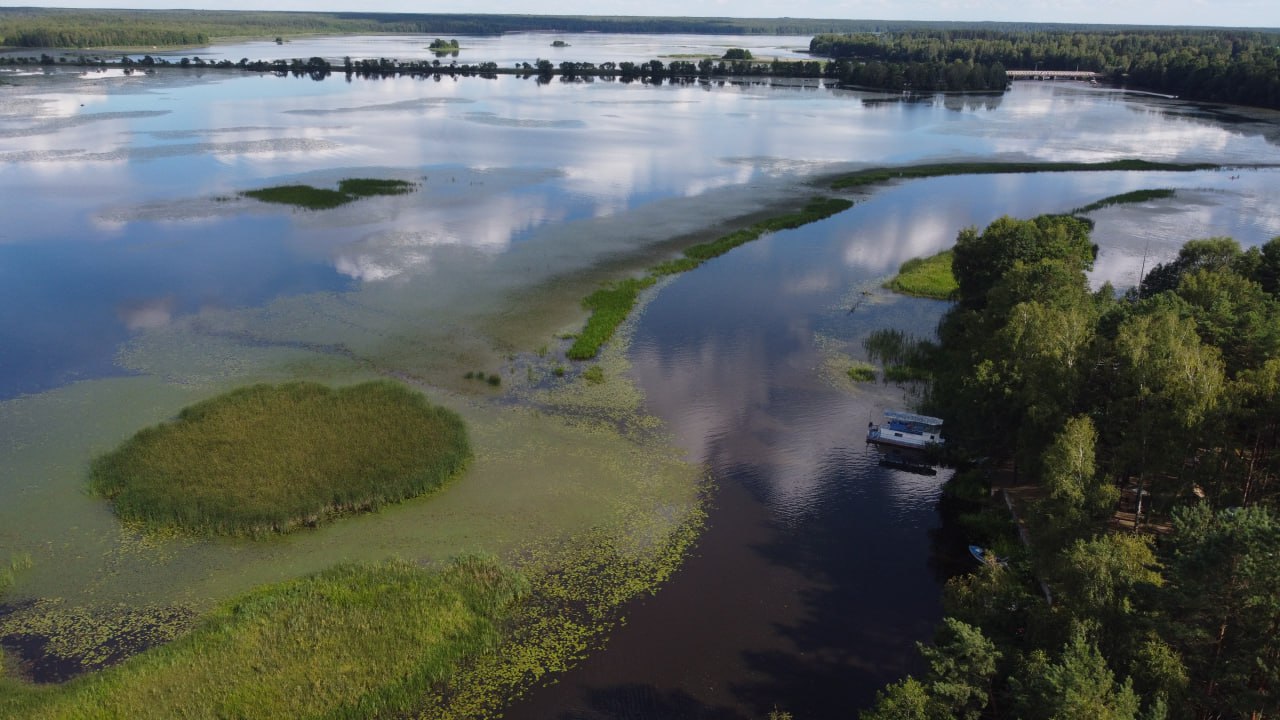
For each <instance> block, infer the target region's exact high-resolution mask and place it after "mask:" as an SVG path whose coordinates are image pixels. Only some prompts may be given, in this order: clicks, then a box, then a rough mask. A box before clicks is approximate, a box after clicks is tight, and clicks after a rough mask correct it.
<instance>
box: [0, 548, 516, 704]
mask: <svg viewBox="0 0 1280 720" xmlns="http://www.w3.org/2000/svg"><path fill="white" fill-rule="evenodd" d="M527 587H528V585H527V583H526V582H525V581H524V580H522V579H521V578H520V577H519V576H517V575H515V574H513V573H512V572H510V571H508V570H506V569H504V568H503V567H501V566H500V565H498V564H497V563H496V562H495V561H493V560H491V559H486V558H478V557H467V558H462V559H459V560H455V561H453V562H452V563H450V564H449V565H448V566H446V567H445V568H444V569H442V570H440V571H436V572H432V571H428V570H424V569H422V568H420V567H417V566H415V565H413V564H411V563H408V562H404V561H398V560H392V561H387V562H384V563H379V564H371V565H354V564H347V565H340V566H338V567H335V568H333V569H331V570H327V571H325V572H322V573H320V574H318V575H313V576H310V577H304V578H301V579H298V580H292V581H288V582H284V583H280V584H277V585H272V586H269V587H266V588H263V589H261V590H257V591H254V592H251V593H249V594H247V595H244V596H242V597H238V598H235V599H233V600H231V601H228V602H226V603H223V604H222V605H221V606H219V607H218V608H217V609H216V610H215V611H214V612H213V613H211V614H210V615H209V616H208V617H207V618H206V619H205V620H204V621H202V622H201V623H200V625H199V626H198V627H196V628H195V629H194V630H193V631H192V632H191V633H189V634H187V635H185V636H183V637H181V638H179V639H178V640H175V641H174V642H172V643H170V644H168V645H165V646H162V647H158V648H154V649H152V650H150V651H148V652H146V653H143V654H141V655H138V656H135V657H133V658H131V659H129V660H127V661H125V662H123V663H121V664H120V665H118V666H116V667H113V668H109V669H107V670H104V671H102V672H100V673H97V674H94V675H90V676H86V677H83V678H79V679H77V680H73V681H71V682H68V683H66V684H64V685H62V686H58V687H56V688H39V689H37V688H32V687H30V686H14V687H12V688H10V689H8V690H7V692H5V694H3V695H0V710H4V711H8V712H9V713H10V715H11V716H14V717H17V716H21V717H25V718H32V719H35V718H64V717H88V716H94V717H99V716H101V717H130V718H170V717H192V718H202V717H208V718H213V717H244V718H276V717H332V718H364V717H371V716H374V715H378V716H386V715H390V716H402V715H404V714H406V713H410V712H412V711H414V710H415V709H416V708H418V707H419V706H420V705H421V702H422V698H423V697H424V696H426V695H427V694H428V693H430V692H431V691H432V690H433V689H434V688H435V687H437V686H438V684H439V683H440V682H442V681H444V680H447V679H448V678H449V677H450V675H452V674H453V673H454V672H455V670H456V668H457V667H458V666H459V665H460V664H461V663H463V662H464V661H467V660H471V659H475V658H479V657H482V656H483V655H484V654H485V653H487V652H489V651H491V650H492V649H493V648H494V647H496V646H497V645H498V643H499V642H500V641H501V632H500V629H499V628H500V626H501V624H502V623H503V621H504V620H505V619H506V617H508V616H509V614H510V612H511V609H512V607H513V605H514V604H515V602H516V601H517V600H518V599H519V598H520V597H522V596H523V595H524V593H525V592H526V590H527Z"/></svg>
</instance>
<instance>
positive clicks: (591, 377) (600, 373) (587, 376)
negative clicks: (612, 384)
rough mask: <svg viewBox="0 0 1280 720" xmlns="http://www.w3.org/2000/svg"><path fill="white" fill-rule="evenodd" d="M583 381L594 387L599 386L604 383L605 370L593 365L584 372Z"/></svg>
mask: <svg viewBox="0 0 1280 720" xmlns="http://www.w3.org/2000/svg"><path fill="white" fill-rule="evenodd" d="M582 379H583V380H586V381H587V382H589V383H591V384H592V385H599V384H600V383H602V382H604V368H602V367H600V366H599V365H592V366H591V367H589V368H587V369H586V370H583V371H582Z"/></svg>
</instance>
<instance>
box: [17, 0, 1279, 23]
mask: <svg viewBox="0 0 1280 720" xmlns="http://www.w3.org/2000/svg"><path fill="white" fill-rule="evenodd" d="M17 4H21V5H43V6H51V7H121V6H127V7H136V8H171V7H199V8H203V9H216V10H242V9H252V10H313V11H315V10H360V11H366V12H407V13H431V12H482V13H522V14H545V13H557V14H565V15H677V16H726V15H732V16H736V17H780V16H790V17H810V18H867V19H885V20H1008V21H1022V22H1069V23H1119V24H1140V25H1217V26H1240V27H1268V28H1280V0H1122V1H1120V2H1116V1H1114V0H1112V1H1110V2H1109V1H1108V0H1101V1H1099V0H1089V1H1088V2H1085V1H1084V0H827V1H822V0H787V2H778V1H777V0H694V1H693V2H689V1H688V0H559V1H558V2H555V3H551V4H548V3H546V2H532V1H531V0H435V1H434V2H422V1H421V0H364V1H361V0H230V1H228V2H204V3H190V2H182V0H124V1H123V2H122V1H121V0H105V1H103V0H81V1H80V2H39V0H35V1H34V2H32V0H23V1H21V2H20V3H17Z"/></svg>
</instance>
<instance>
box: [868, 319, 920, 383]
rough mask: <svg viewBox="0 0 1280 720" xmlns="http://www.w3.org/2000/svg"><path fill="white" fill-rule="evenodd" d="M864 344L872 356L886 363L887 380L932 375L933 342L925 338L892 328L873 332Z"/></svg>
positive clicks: (885, 373) (915, 379) (899, 380)
mask: <svg viewBox="0 0 1280 720" xmlns="http://www.w3.org/2000/svg"><path fill="white" fill-rule="evenodd" d="M862 346H863V348H865V349H866V351H867V354H868V355H870V356H871V358H872V359H874V360H878V361H879V362H880V363H882V364H883V365H884V379H885V381H887V382H889V381H891V382H915V381H921V380H927V379H929V370H928V363H929V351H930V348H932V347H933V345H932V344H931V343H929V342H928V341H926V340H920V339H917V338H915V337H914V336H912V335H909V334H907V333H905V332H903V331H901V330H895V329H892V328H890V329H882V330H876V331H874V332H872V333H871V334H870V335H869V336H867V339H866V340H863V341H862Z"/></svg>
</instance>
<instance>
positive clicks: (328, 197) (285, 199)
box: [240, 178, 416, 210]
mask: <svg viewBox="0 0 1280 720" xmlns="http://www.w3.org/2000/svg"><path fill="white" fill-rule="evenodd" d="M415 187H416V186H415V185H414V184H413V183H411V182H407V181H405V180H380V179H377V178H348V179H346V180H342V181H340V182H339V183H338V189H337V190H329V189H326V188H317V187H312V186H310V185H278V186H276V187H269V188H261V189H258V190H246V191H244V192H242V193H240V194H241V195H243V196H244V197H251V198H253V199H255V200H261V201H262V202H267V203H277V204H280V205H295V206H297V207H301V208H306V209H308V210H330V209H332V208H336V207H339V206H341V205H346V204H347V203H349V202H355V201H356V200H359V199H360V198H366V197H372V196H374V195H404V194H405V193H409V192H412V191H413V189H414V188H415Z"/></svg>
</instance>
